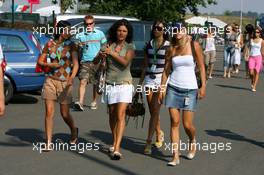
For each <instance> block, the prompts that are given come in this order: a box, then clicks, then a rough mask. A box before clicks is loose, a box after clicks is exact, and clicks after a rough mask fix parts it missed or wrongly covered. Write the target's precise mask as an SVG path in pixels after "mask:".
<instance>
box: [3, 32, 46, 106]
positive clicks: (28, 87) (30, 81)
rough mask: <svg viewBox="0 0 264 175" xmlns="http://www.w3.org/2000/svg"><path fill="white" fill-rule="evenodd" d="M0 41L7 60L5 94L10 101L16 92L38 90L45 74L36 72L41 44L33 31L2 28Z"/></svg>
mask: <svg viewBox="0 0 264 175" xmlns="http://www.w3.org/2000/svg"><path fill="white" fill-rule="evenodd" d="M0 43H1V45H2V48H3V53H4V55H5V59H6V61H7V67H6V72H5V82H6V83H8V84H6V85H5V87H6V89H5V95H6V102H8V101H9V100H10V99H11V98H12V97H13V94H14V93H15V92H22V91H38V90H40V89H41V88H42V85H43V83H44V79H45V76H44V74H42V73H35V67H36V62H37V59H38V57H39V55H40V54H41V45H40V43H39V41H38V39H37V37H36V36H35V35H34V33H33V32H30V31H25V30H15V29H7V28H0Z"/></svg>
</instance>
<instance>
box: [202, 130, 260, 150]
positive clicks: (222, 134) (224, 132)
mask: <svg viewBox="0 0 264 175" xmlns="http://www.w3.org/2000/svg"><path fill="white" fill-rule="evenodd" d="M205 132H206V133H207V134H208V135H210V136H217V137H223V138H227V139H231V140H237V141H242V142H248V143H251V144H253V145H256V146H259V147H261V148H264V142H259V141H256V140H252V139H249V138H246V137H244V136H242V135H239V134H236V133H234V132H232V131H230V130H226V129H216V130H205Z"/></svg>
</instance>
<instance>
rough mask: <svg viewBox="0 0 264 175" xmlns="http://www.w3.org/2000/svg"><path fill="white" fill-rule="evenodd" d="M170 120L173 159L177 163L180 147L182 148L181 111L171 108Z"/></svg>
mask: <svg viewBox="0 0 264 175" xmlns="http://www.w3.org/2000/svg"><path fill="white" fill-rule="evenodd" d="M169 112H170V120H171V143H172V149H173V150H172V152H173V159H172V161H173V162H174V161H176V160H178V159H179V146H180V130H179V128H180V111H179V110H177V109H174V108H169Z"/></svg>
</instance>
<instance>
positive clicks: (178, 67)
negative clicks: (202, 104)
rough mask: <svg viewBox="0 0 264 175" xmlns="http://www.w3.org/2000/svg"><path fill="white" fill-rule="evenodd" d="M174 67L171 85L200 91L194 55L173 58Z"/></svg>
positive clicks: (170, 80)
mask: <svg viewBox="0 0 264 175" xmlns="http://www.w3.org/2000/svg"><path fill="white" fill-rule="evenodd" d="M172 67H173V71H172V73H171V75H170V79H169V82H168V83H169V84H171V85H173V86H176V87H179V88H183V89H198V85H197V80H196V75H195V71H194V69H195V64H194V61H193V56H192V55H184V56H175V57H173V58H172Z"/></svg>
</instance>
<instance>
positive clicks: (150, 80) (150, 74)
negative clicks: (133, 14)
mask: <svg viewBox="0 0 264 175" xmlns="http://www.w3.org/2000/svg"><path fill="white" fill-rule="evenodd" d="M164 28H165V22H164V21H161V20H157V21H155V22H154V23H153V25H152V30H151V40H150V41H149V42H148V43H147V45H146V48H145V57H144V60H145V61H144V67H143V69H142V74H141V78H140V81H139V85H142V84H143V81H144V87H145V88H146V97H147V102H148V106H149V111H150V115H151V117H150V120H149V129H148V137H147V142H146V145H145V148H144V154H151V152H152V150H151V148H152V137H153V135H154V132H155V131H156V142H155V146H156V147H157V148H160V147H162V145H163V141H164V132H163V131H162V130H161V128H160V116H159V115H160V107H161V105H160V104H159V103H158V91H157V89H158V87H159V86H160V83H161V76H162V72H163V70H164V66H165V51H166V50H167V48H168V47H169V45H170V42H169V41H168V40H167V35H166V34H165V31H164Z"/></svg>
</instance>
